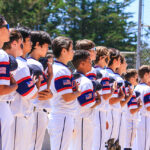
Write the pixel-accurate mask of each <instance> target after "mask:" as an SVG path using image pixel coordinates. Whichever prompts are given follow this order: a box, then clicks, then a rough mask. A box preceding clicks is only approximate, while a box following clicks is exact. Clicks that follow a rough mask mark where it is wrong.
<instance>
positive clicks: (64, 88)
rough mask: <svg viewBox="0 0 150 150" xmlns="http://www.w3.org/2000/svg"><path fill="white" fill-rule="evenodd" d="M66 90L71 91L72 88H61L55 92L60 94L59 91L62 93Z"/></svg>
mask: <svg viewBox="0 0 150 150" xmlns="http://www.w3.org/2000/svg"><path fill="white" fill-rule="evenodd" d="M68 89H72V87H65V88H62V89H59V90H57V92H61V91H63V90H68Z"/></svg>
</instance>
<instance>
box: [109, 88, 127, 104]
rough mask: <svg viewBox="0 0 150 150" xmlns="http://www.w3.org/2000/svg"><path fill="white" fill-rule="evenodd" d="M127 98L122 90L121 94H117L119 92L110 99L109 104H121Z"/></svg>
mask: <svg viewBox="0 0 150 150" xmlns="http://www.w3.org/2000/svg"><path fill="white" fill-rule="evenodd" d="M124 97H125V94H124V92H123V90H122V89H121V88H120V92H119V93H117V91H116V92H115V93H114V94H113V97H112V98H110V99H109V104H110V105H113V104H116V103H119V102H120V101H121V100H122V99H123V98H124Z"/></svg>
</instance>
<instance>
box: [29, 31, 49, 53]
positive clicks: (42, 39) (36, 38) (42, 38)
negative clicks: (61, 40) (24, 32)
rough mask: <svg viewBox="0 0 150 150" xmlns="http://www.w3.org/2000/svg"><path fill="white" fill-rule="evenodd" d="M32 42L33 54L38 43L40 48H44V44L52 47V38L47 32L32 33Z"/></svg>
mask: <svg viewBox="0 0 150 150" xmlns="http://www.w3.org/2000/svg"><path fill="white" fill-rule="evenodd" d="M31 41H32V49H31V52H32V51H33V50H34V49H35V46H36V43H37V42H39V45H40V46H42V45H44V44H48V45H51V37H50V35H49V34H48V33H47V32H45V31H32V32H31ZM31 52H30V53H31Z"/></svg>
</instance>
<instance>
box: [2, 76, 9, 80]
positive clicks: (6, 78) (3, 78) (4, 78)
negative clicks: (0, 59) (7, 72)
mask: <svg viewBox="0 0 150 150" xmlns="http://www.w3.org/2000/svg"><path fill="white" fill-rule="evenodd" d="M0 80H10V77H0Z"/></svg>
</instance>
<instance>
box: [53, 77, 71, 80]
mask: <svg viewBox="0 0 150 150" xmlns="http://www.w3.org/2000/svg"><path fill="white" fill-rule="evenodd" d="M62 78H70V79H71V76H61V77H57V78H56V79H55V80H59V79H62Z"/></svg>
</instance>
